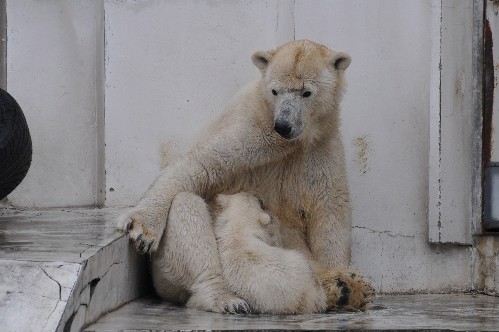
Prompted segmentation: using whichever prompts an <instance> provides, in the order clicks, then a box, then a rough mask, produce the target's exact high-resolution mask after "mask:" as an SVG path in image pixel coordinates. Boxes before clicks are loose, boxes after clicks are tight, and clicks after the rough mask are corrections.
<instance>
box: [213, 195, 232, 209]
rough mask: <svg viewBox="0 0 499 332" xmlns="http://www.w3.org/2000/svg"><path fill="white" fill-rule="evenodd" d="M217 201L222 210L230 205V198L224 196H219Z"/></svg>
mask: <svg viewBox="0 0 499 332" xmlns="http://www.w3.org/2000/svg"><path fill="white" fill-rule="evenodd" d="M215 201H216V202H217V204H218V205H220V207H221V208H226V207H227V204H229V198H228V197H227V195H224V194H219V195H218V196H217V198H215Z"/></svg>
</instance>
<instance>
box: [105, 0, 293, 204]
mask: <svg viewBox="0 0 499 332" xmlns="http://www.w3.org/2000/svg"><path fill="white" fill-rule="evenodd" d="M105 12H106V90H105V96H106V139H105V141H106V205H107V206H116V205H132V204H135V203H136V202H137V201H138V199H139V198H140V197H141V195H142V194H143V193H144V192H145V191H146V189H147V188H148V187H149V186H150V184H151V183H152V182H153V180H154V179H155V178H156V177H157V175H158V174H159V170H160V165H161V164H162V163H164V162H166V161H168V160H169V159H170V158H171V155H172V154H173V155H174V154H175V153H178V152H179V151H182V150H183V149H185V148H186V147H187V146H188V145H190V144H191V143H192V142H193V140H194V138H195V137H196V135H197V133H198V132H199V131H200V129H201V128H202V127H203V126H205V125H206V123H207V122H208V121H210V119H211V118H213V117H214V116H215V115H216V114H217V113H219V112H220V111H222V109H223V107H224V104H225V103H226V102H227V101H228V100H229V98H230V97H231V96H232V95H233V94H234V93H235V92H236V91H238V90H239V89H240V88H241V87H242V86H244V85H245V84H247V83H248V82H250V81H252V80H255V79H256V78H257V77H258V75H259V72H258V70H257V69H256V68H255V67H254V66H253V65H252V64H251V61H250V56H251V54H252V53H253V52H254V51H255V50H257V49H260V48H263V49H267V48H273V47H275V45H279V44H282V43H284V42H287V41H289V40H292V39H293V7H292V2H290V1H199V2H198V1H142V2H136V1H128V2H122V1H106V2H105Z"/></svg>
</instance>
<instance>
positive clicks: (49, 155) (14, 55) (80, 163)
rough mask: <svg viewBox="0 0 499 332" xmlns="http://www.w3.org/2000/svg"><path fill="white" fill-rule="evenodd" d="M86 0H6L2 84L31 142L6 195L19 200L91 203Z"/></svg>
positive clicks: (92, 88) (92, 59) (94, 33)
mask: <svg viewBox="0 0 499 332" xmlns="http://www.w3.org/2000/svg"><path fill="white" fill-rule="evenodd" d="M100 26H102V10H101V4H100V2H99V1H98V0H92V1H57V0H47V1H32V0H9V1H7V90H8V91H9V92H10V94H12V96H14V98H15V99H16V100H17V101H18V103H19V105H20V106H21V108H22V109H23V111H24V113H25V115H26V119H27V122H28V125H29V129H30V133H31V136H32V141H33V161H32V165H31V169H30V170H29V172H28V174H27V176H26V178H25V179H24V181H23V182H22V183H21V185H20V186H19V187H18V188H17V189H16V190H15V191H14V192H12V193H11V194H10V195H9V197H8V199H9V201H10V202H12V203H13V204H15V205H17V206H23V207H54V206H55V207H63V206H94V205H96V203H97V194H96V193H97V190H98V189H97V187H98V184H97V174H98V173H99V170H98V169H97V155H98V153H97V151H98V147H97V138H96V137H97V136H96V135H97V129H96V125H97V124H96V113H97V112H98V111H101V110H99V109H98V101H97V99H98V94H99V92H98V86H97V85H96V81H97V76H99V75H100V73H99V72H98V63H99V61H100V60H99V58H98V56H100V54H97V53H98V40H99V27H100Z"/></svg>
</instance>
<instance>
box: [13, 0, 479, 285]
mask: <svg viewBox="0 0 499 332" xmlns="http://www.w3.org/2000/svg"><path fill="white" fill-rule="evenodd" d="M310 4H311V2H309V1H305V0H296V1H285V0H281V1H270V0H269V1H238V2H234V1H152V0H151V1H131V0H130V1H111V0H106V1H72V2H67V1H62V0H61V1H55V0H51V1H43V2H40V1H30V0H7V14H8V37H9V38H8V40H9V41H8V61H7V63H8V88H9V91H10V92H11V93H12V94H13V95H14V96H15V97H16V98H17V99H18V101H19V103H20V105H21V107H23V109H24V110H25V112H26V116H27V119H28V122H29V124H30V128H31V131H32V135H33V142H34V150H35V153H34V159H33V165H32V169H31V170H30V173H29V174H28V177H27V178H26V180H25V181H24V182H23V184H22V185H21V186H20V187H19V188H18V189H16V190H15V191H14V192H13V194H12V195H10V196H9V200H10V201H11V202H12V203H13V204H15V205H17V206H21V207H31V206H36V207H51V206H89V205H103V204H105V206H124V205H125V206H126V205H132V204H135V203H136V202H137V201H138V200H139V198H140V196H141V195H142V194H143V193H144V192H145V191H146V189H147V188H148V187H149V185H150V184H151V183H152V181H153V180H154V178H155V177H156V176H157V175H158V174H159V171H160V169H161V167H162V165H164V164H166V163H168V161H169V160H171V158H173V157H174V155H175V154H177V153H180V152H181V151H182V150H184V149H185V148H186V147H187V146H188V145H189V144H190V143H191V142H192V141H193V140H194V139H195V137H196V135H197V134H198V132H199V131H200V129H201V128H202V127H203V126H204V125H205V124H206V122H207V121H209V120H210V119H211V118H212V117H213V116H214V115H215V114H216V113H218V112H220V111H221V110H222V108H223V105H224V104H225V102H226V101H227V100H228V99H229V98H230V97H231V96H232V95H233V94H234V93H235V92H236V91H237V90H238V89H239V88H240V87H241V86H243V85H245V84H246V83H248V82H250V81H251V80H254V79H256V78H257V77H258V75H259V73H258V71H257V69H256V68H254V66H253V65H252V64H251V61H250V56H251V54H252V53H253V52H254V51H255V50H257V49H271V48H274V47H275V46H277V45H279V44H282V43H284V42H286V41H289V40H293V39H301V38H308V39H312V40H315V41H318V42H321V43H324V44H325V45H327V46H329V47H331V48H333V49H335V50H341V51H346V52H348V53H350V54H351V55H352V58H353V62H352V65H351V67H350V68H349V69H348V71H347V80H348V82H349V87H348V91H347V94H346V96H345V99H344V103H343V126H342V128H343V134H344V139H345V145H346V153H347V159H348V166H349V167H348V169H349V174H348V176H349V181H350V184H351V192H352V200H353V206H354V213H353V217H354V247H353V264H354V265H355V266H356V267H357V268H358V269H359V270H360V271H361V272H363V273H364V274H365V275H366V276H367V277H369V278H370V279H372V280H373V282H374V284H375V286H376V288H377V289H378V290H380V291H387V292H390V291H391V292H393V291H404V292H405V291H446V290H463V289H467V288H469V287H470V285H471V274H472V272H471V250H470V247H469V246H454V245H439V244H429V243H428V220H427V210H428V190H429V189H428V176H429V175H428V167H429V157H428V156H429V143H428V142H429V138H428V137H429V105H430V76H431V66H430V63H431V41H432V31H431V24H432V21H431V19H432V10H433V9H432V8H433V7H434V6H440V2H439V1H430V0H418V1H414V0H405V1H400V0H376V1H361V0H355V1H352V0H341V1H340V0H338V1H334V2H332V1H314V2H313V6H311V5H310ZM104 40H105V44H104ZM103 61H105V62H104V63H103ZM104 110H105V113H104ZM104 114H105V117H104ZM104 160H105V161H104ZM104 172H105V177H104ZM103 190H105V192H104V191H103Z"/></svg>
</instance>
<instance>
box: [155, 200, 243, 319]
mask: <svg viewBox="0 0 499 332" xmlns="http://www.w3.org/2000/svg"><path fill="white" fill-rule="evenodd" d="M152 276H153V281H154V287H155V288H156V291H157V293H158V294H159V295H160V296H161V297H163V298H164V299H166V300H168V301H171V302H176V303H185V301H187V306H188V307H190V308H196V309H200V310H205V311H213V312H220V313H247V312H248V311H249V307H248V305H247V304H246V302H245V301H244V300H242V299H240V298H238V297H236V296H234V295H232V294H231V293H230V292H229V291H228V290H227V285H226V282H225V280H224V279H223V276H222V267H221V263H220V259H219V256H218V250H217V242H216V239H215V234H214V232H213V228H212V221H211V215H210V212H209V210H208V206H207V204H206V203H205V202H204V200H203V199H202V198H201V197H199V196H197V195H195V194H192V193H186V192H182V193H179V194H177V195H176V196H175V199H174V200H173V203H172V207H171V211H170V215H169V217H168V225H167V227H166V229H165V234H164V235H163V238H162V240H161V241H160V244H159V248H158V250H157V251H156V252H155V253H153V254H152Z"/></svg>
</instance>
